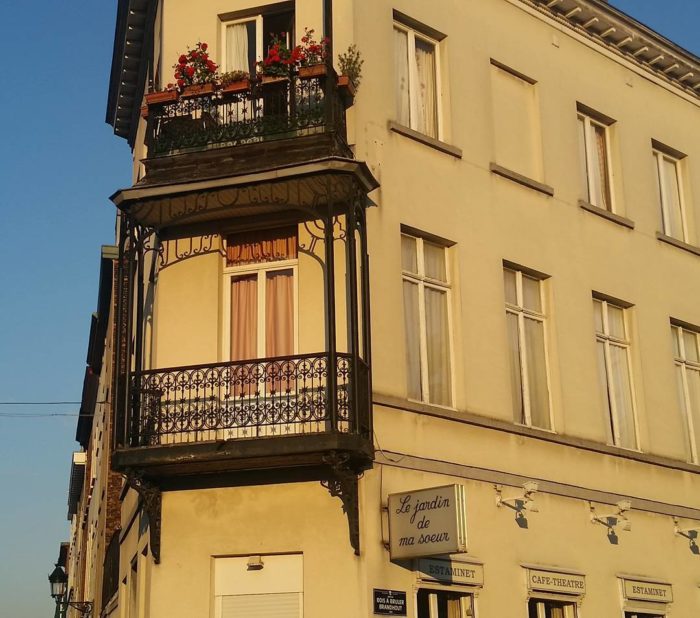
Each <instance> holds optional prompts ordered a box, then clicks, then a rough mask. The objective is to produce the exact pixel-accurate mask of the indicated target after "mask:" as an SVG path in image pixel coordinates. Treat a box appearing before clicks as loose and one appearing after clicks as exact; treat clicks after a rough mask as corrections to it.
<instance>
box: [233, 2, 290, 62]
mask: <svg viewBox="0 0 700 618" xmlns="http://www.w3.org/2000/svg"><path fill="white" fill-rule="evenodd" d="M293 30H294V11H293V9H283V10H278V11H275V12H271V13H266V14H264V15H254V14H237V13H233V14H230V15H225V16H223V17H222V19H221V45H222V54H221V58H222V62H221V65H222V66H221V70H222V71H223V72H230V71H246V72H248V73H250V75H255V72H256V67H255V63H256V62H258V61H259V60H262V59H263V57H264V56H265V54H266V53H267V47H268V44H269V41H270V38H271V37H272V36H273V35H281V34H282V33H284V34H285V38H286V39H287V44H288V45H290V44H291V42H292V41H293V40H294V37H293Z"/></svg>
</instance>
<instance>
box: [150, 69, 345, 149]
mask: <svg viewBox="0 0 700 618" xmlns="http://www.w3.org/2000/svg"><path fill="white" fill-rule="evenodd" d="M344 109H345V108H344V106H343V104H342V100H341V98H340V96H339V94H338V90H337V85H336V76H335V74H333V75H330V76H325V75H324V76H320V77H312V78H303V79H302V78H300V77H298V76H297V75H292V76H290V77H289V78H282V79H280V80H278V81H273V82H267V83H265V82H261V81H255V80H254V81H252V82H251V86H250V88H249V89H248V90H245V91H243V92H238V93H228V94H227V93H224V92H223V91H218V92H216V93H213V94H207V95H199V96H196V97H188V98H185V97H180V98H179V99H178V100H177V101H174V102H170V103H164V104H160V105H157V106H155V107H152V108H151V109H150V111H149V115H148V138H147V143H148V147H149V158H151V157H158V156H163V155H168V154H172V153H174V152H177V151H183V150H190V149H203V148H207V147H210V146H236V145H240V144H248V143H254V142H260V141H265V140H271V139H284V138H288V137H297V136H302V135H311V134H314V133H319V132H325V131H338V132H340V133H341V134H342V135H344V131H345V111H344Z"/></svg>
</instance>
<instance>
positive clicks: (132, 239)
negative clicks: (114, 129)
mask: <svg viewBox="0 0 700 618" xmlns="http://www.w3.org/2000/svg"><path fill="white" fill-rule="evenodd" d="M127 255H128V259H127V273H128V274H127V280H128V284H127V285H128V292H127V303H126V308H125V309H126V310H125V311H124V318H125V319H126V329H125V334H126V342H125V345H124V358H123V359H122V366H123V368H124V389H125V398H124V405H125V406H126V410H127V414H126V418H125V419H124V420H125V421H126V427H125V432H126V437H127V443H128V444H129V445H130V446H134V444H133V442H132V440H131V434H130V428H131V423H132V418H131V412H132V409H131V356H132V350H133V348H132V333H133V329H134V278H135V275H136V273H135V272H134V258H135V256H136V233H135V230H134V222H133V221H129V252H128V254H127Z"/></svg>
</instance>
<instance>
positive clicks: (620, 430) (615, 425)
mask: <svg viewBox="0 0 700 618" xmlns="http://www.w3.org/2000/svg"><path fill="white" fill-rule="evenodd" d="M593 311H594V315H595V333H596V348H597V356H598V376H599V379H600V387H601V397H602V407H603V410H604V412H605V415H606V418H607V419H608V423H609V437H610V438H611V440H612V443H613V444H614V445H615V446H621V447H624V448H630V449H636V448H637V447H638V440H637V424H636V420H635V404H634V386H633V381H632V361H631V355H630V338H629V327H628V325H627V315H626V313H627V311H628V309H627V308H624V307H622V306H620V305H617V304H615V303H613V302H610V301H608V300H604V299H601V298H594V299H593Z"/></svg>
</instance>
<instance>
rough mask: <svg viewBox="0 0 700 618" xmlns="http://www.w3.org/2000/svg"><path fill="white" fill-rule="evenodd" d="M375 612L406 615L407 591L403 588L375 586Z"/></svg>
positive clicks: (382, 614)
mask: <svg viewBox="0 0 700 618" xmlns="http://www.w3.org/2000/svg"><path fill="white" fill-rule="evenodd" d="M374 613H375V614H379V615H381V616H405V615H406V593H405V592H404V591H403V590H382V589H379V588H375V589H374Z"/></svg>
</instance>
